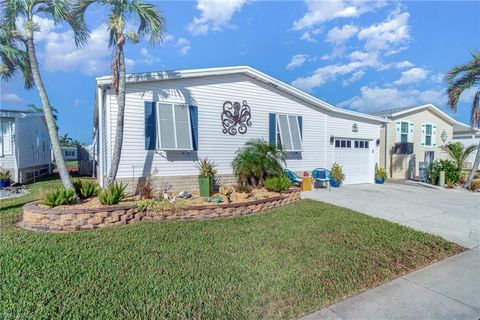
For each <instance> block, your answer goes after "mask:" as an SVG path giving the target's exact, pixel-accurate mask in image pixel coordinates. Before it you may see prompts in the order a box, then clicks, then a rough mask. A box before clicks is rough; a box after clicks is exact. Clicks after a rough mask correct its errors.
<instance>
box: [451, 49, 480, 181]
mask: <svg viewBox="0 0 480 320" xmlns="http://www.w3.org/2000/svg"><path fill="white" fill-rule="evenodd" d="M471 55H472V57H473V60H471V61H469V62H467V63H465V64H462V65H458V66H455V67H453V68H452V69H451V70H450V71H449V72H448V73H447V75H446V76H445V81H446V82H447V83H448V88H447V94H448V105H449V106H450V109H452V110H453V111H454V112H456V111H457V104H458V100H459V99H460V95H461V94H462V93H463V92H464V91H465V90H467V89H470V88H475V89H476V90H477V92H476V93H475V96H474V98H473V103H472V110H471V113H470V126H471V127H472V128H473V127H477V128H478V127H479V125H480V87H478V86H479V85H480V55H479V54H475V53H473V52H472V53H471ZM479 165H480V144H479V145H478V148H477V155H476V157H475V161H474V163H473V168H472V171H471V172H470V174H469V175H468V178H467V181H466V182H465V185H464V187H465V188H468V187H470V184H471V183H472V180H473V177H474V176H475V171H476V170H477V169H478V166H479Z"/></svg>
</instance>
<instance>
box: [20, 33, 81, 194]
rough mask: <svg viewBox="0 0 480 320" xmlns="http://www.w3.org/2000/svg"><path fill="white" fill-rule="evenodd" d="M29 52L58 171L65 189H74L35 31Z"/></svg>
mask: <svg viewBox="0 0 480 320" xmlns="http://www.w3.org/2000/svg"><path fill="white" fill-rule="evenodd" d="M27 51H28V59H29V61H30V67H31V69H32V76H33V81H34V82H35V86H36V87H37V90H38V94H39V95H40V100H41V101H42V106H43V112H44V114H45V121H46V123H47V128H48V134H49V136H50V140H51V142H52V148H53V154H54V156H55V161H56V165H57V169H58V172H59V174H60V178H61V179H62V183H63V186H64V187H65V189H73V184H72V180H71V179H70V174H69V173H68V170H67V167H66V166H65V160H64V159H63V154H62V149H61V147H60V141H59V140H58V133H57V126H56V123H55V119H54V117H53V113H52V107H51V106H50V101H49V100H48V96H47V91H46V90H45V87H44V85H43V81H42V78H41V77H40V71H39V68H38V61H37V56H36V54H35V45H34V43H33V31H29V32H28V37H27Z"/></svg>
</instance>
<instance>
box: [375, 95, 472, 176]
mask: <svg viewBox="0 0 480 320" xmlns="http://www.w3.org/2000/svg"><path fill="white" fill-rule="evenodd" d="M374 114H375V115H376V116H381V117H384V118H387V119H389V120H392V122H390V123H385V124H384V125H383V127H382V129H381V132H380V163H379V166H380V167H383V168H385V169H386V171H387V175H388V177H389V178H393V179H417V178H418V176H419V164H420V162H426V163H427V165H428V164H429V163H430V162H432V161H434V160H436V159H445V158H448V154H447V153H446V152H445V151H443V150H442V148H441V147H442V146H443V145H445V144H448V143H450V142H452V140H453V135H454V126H462V127H466V126H467V125H465V124H463V123H461V122H459V121H457V120H455V119H453V118H452V117H450V116H449V115H448V114H446V113H445V112H443V111H442V110H440V109H439V108H437V107H435V106H434V105H433V104H426V105H421V106H417V107H408V108H399V109H390V110H384V111H381V112H376V113H374Z"/></svg>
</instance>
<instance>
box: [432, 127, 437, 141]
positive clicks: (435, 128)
mask: <svg viewBox="0 0 480 320" xmlns="http://www.w3.org/2000/svg"><path fill="white" fill-rule="evenodd" d="M436 137H437V126H432V145H433V146H436V145H437V144H436V143H437V142H436V139H435V138H436Z"/></svg>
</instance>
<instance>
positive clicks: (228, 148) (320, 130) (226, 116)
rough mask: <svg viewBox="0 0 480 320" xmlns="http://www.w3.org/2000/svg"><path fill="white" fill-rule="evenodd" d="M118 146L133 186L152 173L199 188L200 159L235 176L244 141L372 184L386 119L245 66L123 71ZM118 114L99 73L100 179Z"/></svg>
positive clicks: (297, 166)
mask: <svg viewBox="0 0 480 320" xmlns="http://www.w3.org/2000/svg"><path fill="white" fill-rule="evenodd" d="M126 90H127V94H126V106H125V122H124V128H125V129H124V138H123V139H124V140H123V149H122V155H121V161H120V167H119V170H118V175H117V178H118V179H119V180H124V181H126V182H132V183H133V184H135V183H136V181H138V179H141V178H144V177H146V176H147V175H148V174H149V173H150V172H155V175H156V176H157V177H158V178H159V180H160V182H161V183H164V184H171V185H172V186H173V189H175V190H180V189H188V190H194V189H196V188H197V185H198V183H197V175H198V169H197V167H196V165H197V161H198V159H199V158H203V157H208V158H209V159H211V160H213V161H214V162H215V163H216V164H217V169H218V178H219V180H220V182H221V183H233V182H234V181H235V180H234V177H233V174H232V167H231V163H232V159H233V157H234V155H235V152H236V151H237V150H238V149H240V148H242V147H243V146H244V144H245V142H246V141H248V140H250V139H254V138H260V139H264V140H266V141H270V142H271V143H274V144H277V145H281V146H282V147H283V149H284V150H286V151H287V162H286V167H288V168H289V169H291V170H293V171H296V172H299V173H301V172H303V171H311V170H313V169H315V168H327V169H329V168H331V166H332V164H333V163H334V162H337V163H340V164H341V165H342V166H343V170H344V173H345V176H346V179H345V183H346V184H353V183H372V182H373V181H374V170H375V164H376V163H378V159H379V138H380V126H381V125H382V124H384V123H386V122H389V120H387V119H384V118H380V117H376V116H372V115H367V114H362V113H357V112H353V111H348V110H344V109H339V108H336V107H334V106H332V105H330V104H328V103H326V102H324V101H322V100H319V99H317V98H315V97H313V96H311V95H308V94H306V93H304V92H302V91H300V90H298V89H296V88H294V87H292V86H290V85H288V84H285V83H283V82H281V81H279V80H277V79H274V78H272V77H270V76H268V75H266V74H264V73H262V72H260V71H258V70H255V69H253V68H251V67H247V66H238V67H223V68H208V69H194V70H181V71H167V72H152V73H141V74H130V75H128V76H127V86H126ZM116 121H117V101H116V96H115V94H114V93H113V91H112V88H111V77H109V76H107V77H100V78H97V91H96V108H95V117H94V134H95V136H96V141H97V144H98V154H99V156H98V160H99V170H98V177H99V180H100V183H101V184H105V182H106V176H107V175H108V172H109V169H110V162H111V158H112V153H113V144H114V139H115V127H116Z"/></svg>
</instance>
